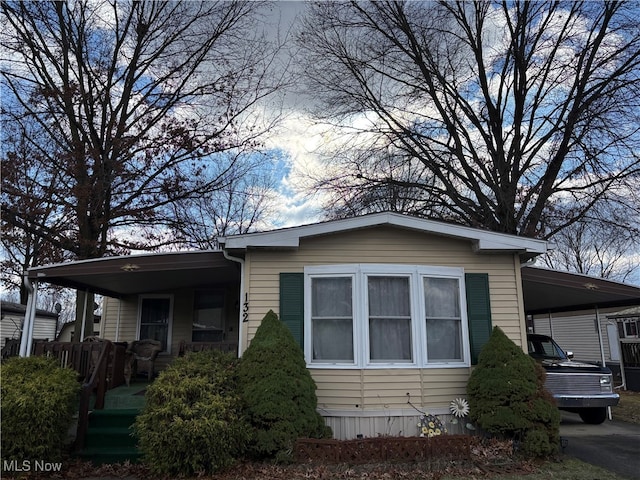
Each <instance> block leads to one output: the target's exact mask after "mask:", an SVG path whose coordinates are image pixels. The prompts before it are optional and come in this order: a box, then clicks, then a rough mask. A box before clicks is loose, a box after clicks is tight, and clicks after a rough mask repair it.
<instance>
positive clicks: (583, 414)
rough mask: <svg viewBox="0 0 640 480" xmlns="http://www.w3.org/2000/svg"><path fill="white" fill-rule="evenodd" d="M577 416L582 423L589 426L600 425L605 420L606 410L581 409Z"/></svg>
mask: <svg viewBox="0 0 640 480" xmlns="http://www.w3.org/2000/svg"><path fill="white" fill-rule="evenodd" d="M579 415H580V418H581V419H582V421H583V422H584V423H589V424H591V425H600V424H601V423H602V422H604V421H605V419H606V418H607V409H606V407H601V408H581V409H580V412H579Z"/></svg>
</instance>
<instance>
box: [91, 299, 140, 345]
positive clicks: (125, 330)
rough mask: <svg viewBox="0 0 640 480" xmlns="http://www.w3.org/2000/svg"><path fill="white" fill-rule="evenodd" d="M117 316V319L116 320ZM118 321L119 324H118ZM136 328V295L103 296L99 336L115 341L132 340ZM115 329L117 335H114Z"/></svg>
mask: <svg viewBox="0 0 640 480" xmlns="http://www.w3.org/2000/svg"><path fill="white" fill-rule="evenodd" d="M118 317H120V318H119V320H118ZM118 323H119V326H118ZM137 328H138V296H137V295H134V296H129V297H124V298H122V299H118V298H110V297H104V300H103V303H102V319H101V321H100V336H101V337H103V338H108V339H110V340H114V341H117V342H132V341H133V340H135V339H136V336H137ZM116 331H117V335H116Z"/></svg>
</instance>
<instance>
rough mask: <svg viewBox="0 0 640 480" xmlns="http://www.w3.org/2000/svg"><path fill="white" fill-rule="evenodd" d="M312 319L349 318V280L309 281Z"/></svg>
mask: <svg viewBox="0 0 640 480" xmlns="http://www.w3.org/2000/svg"><path fill="white" fill-rule="evenodd" d="M311 298H312V303H311V316H312V317H351V316H352V313H351V312H352V309H353V307H352V299H351V278H350V277H332V278H313V279H312V280H311Z"/></svg>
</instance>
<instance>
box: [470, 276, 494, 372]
mask: <svg viewBox="0 0 640 480" xmlns="http://www.w3.org/2000/svg"><path fill="white" fill-rule="evenodd" d="M464 278H465V284H466V288H467V320H468V321H469V343H470V344H471V364H472V365H476V364H477V363H478V354H479V353H480V350H481V349H482V347H483V346H484V344H485V343H487V341H489V336H490V335H491V304H490V303H489V275H488V274H486V273H466V274H465V276H464Z"/></svg>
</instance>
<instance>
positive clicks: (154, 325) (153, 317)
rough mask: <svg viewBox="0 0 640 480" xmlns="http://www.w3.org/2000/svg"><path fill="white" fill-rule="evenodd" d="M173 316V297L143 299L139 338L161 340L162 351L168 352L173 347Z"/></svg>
mask: <svg viewBox="0 0 640 480" xmlns="http://www.w3.org/2000/svg"><path fill="white" fill-rule="evenodd" d="M172 316H173V298H172V297H171V296H148V297H141V298H140V319H139V328H138V338H139V339H140V340H143V339H152V340H159V341H160V342H161V343H162V351H163V352H168V351H169V346H170V345H171V322H172Z"/></svg>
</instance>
